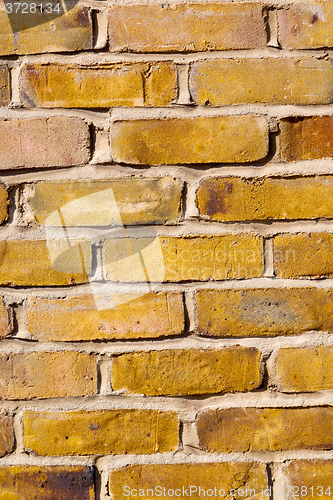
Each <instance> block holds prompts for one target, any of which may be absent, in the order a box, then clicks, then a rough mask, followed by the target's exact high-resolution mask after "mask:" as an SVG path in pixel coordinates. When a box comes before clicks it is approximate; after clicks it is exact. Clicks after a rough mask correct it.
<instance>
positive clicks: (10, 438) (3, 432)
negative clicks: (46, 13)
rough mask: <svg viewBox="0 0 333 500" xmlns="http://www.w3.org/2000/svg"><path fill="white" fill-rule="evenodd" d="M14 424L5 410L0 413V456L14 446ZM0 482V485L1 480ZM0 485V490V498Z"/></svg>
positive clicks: (11, 449)
mask: <svg viewBox="0 0 333 500" xmlns="http://www.w3.org/2000/svg"><path fill="white" fill-rule="evenodd" d="M14 443H15V439H14V425H13V417H12V416H11V415H8V414H7V413H5V412H2V413H0V457H4V456H5V455H6V454H7V453H10V452H11V451H13V448H14ZM0 484H1V485H2V483H1V481H0ZM1 493H2V487H1V491H0V500H1Z"/></svg>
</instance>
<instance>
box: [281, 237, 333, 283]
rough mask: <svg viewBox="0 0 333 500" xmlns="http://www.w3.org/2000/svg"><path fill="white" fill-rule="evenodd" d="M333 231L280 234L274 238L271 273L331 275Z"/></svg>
mask: <svg viewBox="0 0 333 500" xmlns="http://www.w3.org/2000/svg"><path fill="white" fill-rule="evenodd" d="M332 251H333V234H329V233H300V234H280V235H278V236H276V237H275V238H274V272H275V275H276V276H277V277H278V278H299V277H302V276H310V277H312V278H316V277H320V276H326V277H331V276H333V261H332Z"/></svg>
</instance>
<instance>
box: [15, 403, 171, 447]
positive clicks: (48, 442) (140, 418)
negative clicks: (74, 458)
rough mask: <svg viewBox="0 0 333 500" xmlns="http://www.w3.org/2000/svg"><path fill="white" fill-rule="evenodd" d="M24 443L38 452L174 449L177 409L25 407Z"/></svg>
mask: <svg viewBox="0 0 333 500" xmlns="http://www.w3.org/2000/svg"><path fill="white" fill-rule="evenodd" d="M23 425H24V446H25V447H26V449H27V450H32V451H33V452H34V453H35V454H37V455H51V456H52V455H54V456H58V455H120V454H124V453H125V454H126V453H128V454H131V453H134V454H137V453H138V454H152V453H163V452H171V451H174V450H175V449H176V447H177V445H178V418H177V415H176V413H175V412H162V411H159V410H127V409H126V410H125V409H124V410H122V409H120V410H101V411H71V412H62V411H44V412H43V411H38V412H34V411H25V412H24V415H23Z"/></svg>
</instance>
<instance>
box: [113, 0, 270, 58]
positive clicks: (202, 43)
mask: <svg viewBox="0 0 333 500" xmlns="http://www.w3.org/2000/svg"><path fill="white" fill-rule="evenodd" d="M264 14H265V10H264V7H263V5H261V4H260V3H245V4H242V3H234V4H218V3H210V4H200V3H198V4H186V5H182V4H178V5H112V6H111V8H110V10H109V47H110V50H111V51H114V52H119V51H121V52H195V51H198V52H201V51H205V50H229V49H254V48H261V47H264V46H266V38H267V37H266V32H265V24H264Z"/></svg>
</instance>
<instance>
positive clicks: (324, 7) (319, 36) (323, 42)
mask: <svg viewBox="0 0 333 500" xmlns="http://www.w3.org/2000/svg"><path fill="white" fill-rule="evenodd" d="M277 16H278V23H279V41H280V44H281V45H282V47H286V48H288V49H318V48H321V47H332V46H333V33H332V30H331V26H332V23H333V6H332V3H331V2H330V1H328V2H327V1H326V2H320V1H319V2H313V1H311V2H306V1H305V2H302V3H300V4H296V5H288V8H287V9H279V10H278V11H277Z"/></svg>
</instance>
